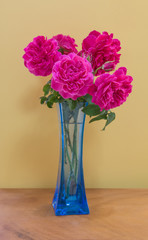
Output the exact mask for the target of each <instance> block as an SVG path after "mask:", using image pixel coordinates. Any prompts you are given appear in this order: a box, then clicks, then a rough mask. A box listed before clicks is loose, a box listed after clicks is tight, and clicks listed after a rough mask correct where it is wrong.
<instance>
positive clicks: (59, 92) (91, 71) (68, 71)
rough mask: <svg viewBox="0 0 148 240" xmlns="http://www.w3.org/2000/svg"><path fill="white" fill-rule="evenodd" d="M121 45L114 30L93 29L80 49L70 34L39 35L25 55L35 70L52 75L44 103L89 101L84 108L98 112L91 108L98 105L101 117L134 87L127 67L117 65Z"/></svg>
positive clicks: (29, 64)
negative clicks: (117, 66)
mask: <svg viewBox="0 0 148 240" xmlns="http://www.w3.org/2000/svg"><path fill="white" fill-rule="evenodd" d="M120 49H121V46H120V41H119V40H118V39H116V38H114V37H113V34H112V33H111V34H109V33H107V32H103V33H100V32H98V31H95V30H94V31H92V32H90V33H89V34H88V36H87V37H86V38H85V39H84V40H83V41H82V49H81V50H80V51H79V52H78V50H77V44H76V43H75V39H74V38H72V37H70V36H67V35H63V34H58V35H56V36H53V37H52V38H50V39H47V37H46V38H45V37H44V36H38V37H36V38H34V39H33V41H32V42H31V43H29V44H28V46H27V47H26V48H25V49H24V51H25V54H24V55H23V58H24V65H25V67H26V68H28V70H29V71H30V72H31V73H32V74H34V75H36V76H48V75H51V78H50V79H49V81H48V82H47V84H46V85H45V86H44V88H43V91H44V96H43V97H41V103H46V104H47V106H48V107H52V105H53V103H57V102H62V101H68V102H72V103H73V101H74V102H76V103H77V102H79V101H81V102H83V101H84V102H88V106H87V111H86V108H84V109H83V111H84V112H85V113H86V114H88V115H90V116H96V114H95V113H92V109H91V108H96V109H98V120H100V119H108V116H109V114H111V109H113V108H116V107H118V106H120V105H121V104H123V103H124V102H125V101H126V100H127V97H128V96H129V94H130V93H131V91H132V85H131V82H132V80H133V79H132V77H131V76H129V75H127V69H126V68H125V67H120V68H119V69H116V65H117V64H118V63H119V61H120V56H121V54H120V53H119V51H120ZM112 71H114V72H112ZM111 72H112V73H111ZM95 76H97V78H96V77H95ZM95 78H96V79H95ZM88 99H89V101H88ZM100 114H105V115H100ZM99 116H103V117H104V118H103V117H100V118H99Z"/></svg>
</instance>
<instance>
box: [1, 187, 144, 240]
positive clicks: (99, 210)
mask: <svg viewBox="0 0 148 240" xmlns="http://www.w3.org/2000/svg"><path fill="white" fill-rule="evenodd" d="M53 193H54V191H53V190H48V189H19V190H17V189H1V190H0V240H20V239H23V240H148V190H146V189H140V190H134V189H133V190H131V189H128V190H127V189H126V190H124V189H88V190H87V199H88V204H89V208H90V212H91V213H90V215H79V216H59V217H56V216H55V215H54V211H53V208H52V206H51V202H52V197H53Z"/></svg>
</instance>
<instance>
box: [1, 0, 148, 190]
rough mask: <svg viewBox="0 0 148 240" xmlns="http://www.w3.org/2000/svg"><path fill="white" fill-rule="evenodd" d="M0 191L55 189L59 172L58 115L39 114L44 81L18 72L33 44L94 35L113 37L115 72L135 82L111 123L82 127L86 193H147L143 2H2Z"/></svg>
mask: <svg viewBox="0 0 148 240" xmlns="http://www.w3.org/2000/svg"><path fill="white" fill-rule="evenodd" d="M0 5H1V13H0V18H1V19H0V23H1V24H2V27H1V28H0V29H1V37H0V48H1V53H0V68H1V71H0V78H1V84H0V98H1V99H0V187H16V188H17V187H55V183H56V175H57V167H58V154H59V152H58V149H59V146H58V137H59V135H58V130H59V129H58V120H57V114H56V108H55V107H54V109H53V110H50V109H48V108H47V107H46V106H41V105H40V103H39V96H41V95H42V86H43V85H44V84H45V82H46V81H47V79H48V78H41V77H35V76H34V75H32V74H30V73H29V72H28V70H27V69H26V68H25V67H24V65H23V60H22V55H23V48H24V47H25V46H26V45H27V44H28V43H29V42H30V41H32V39H33V37H35V36H38V35H45V36H47V37H48V38H50V37H52V36H53V35H56V34H58V33H63V34H67V35H68V34H69V35H70V36H72V37H74V38H75V39H76V42H77V43H78V44H79V46H80V44H81V41H82V39H83V38H84V37H86V36H87V34H88V33H89V32H90V31H91V30H94V29H96V30H98V31H100V32H102V31H108V32H109V33H111V32H113V33H114V37H115V38H119V39H120V40H121V43H122V52H121V53H122V57H121V62H120V64H119V66H126V67H127V68H128V74H129V75H132V76H133V78H134V87H133V93H132V95H131V96H130V97H129V99H128V101H127V103H125V104H124V105H122V106H121V107H120V108H118V109H116V110H115V112H116V115H117V118H116V121H114V123H112V124H111V125H110V126H109V127H108V128H107V129H106V131H105V132H101V131H100V129H101V128H102V126H103V123H101V122H98V123H93V124H88V119H87V122H86V128H85V136H84V174H85V182H86V187H109V188H110V187H111V188H114V187H117V188H118V187H128V188H129V187H137V188H139V187H140V188H142V187H148V127H147V121H148V111H147V105H148V95H147V91H148V90H147V89H148V72H147V70H148V47H147V46H148V25H147V23H148V18H147V12H148V1H147V0H138V1H137V0H106V1H105V0H89V1H88V0H75V1H71V0H58V1H57V0H54V1H53V0H52V1H51V0H42V1H40V0H22V1H20V0H13V1H8V0H1V4H0Z"/></svg>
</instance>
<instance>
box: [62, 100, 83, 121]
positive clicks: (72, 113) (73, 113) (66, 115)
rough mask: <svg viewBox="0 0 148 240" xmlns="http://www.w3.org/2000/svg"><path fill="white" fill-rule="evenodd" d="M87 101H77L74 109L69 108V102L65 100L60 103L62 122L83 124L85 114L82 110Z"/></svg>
mask: <svg viewBox="0 0 148 240" xmlns="http://www.w3.org/2000/svg"><path fill="white" fill-rule="evenodd" d="M83 106H85V103H83V102H80V103H77V106H76V108H75V109H74V110H71V109H70V108H69V104H68V103H67V102H66V101H64V102H63V103H59V104H58V118H59V121H60V122H61V123H67V124H76V123H77V124H80V123H81V124H83V123H84V121H85V114H84V113H83V112H82V108H83Z"/></svg>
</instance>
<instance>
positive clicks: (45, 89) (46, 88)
mask: <svg viewBox="0 0 148 240" xmlns="http://www.w3.org/2000/svg"><path fill="white" fill-rule="evenodd" d="M49 90H50V85H49V84H48V83H47V84H46V85H44V87H43V92H44V96H46V95H47V94H48V93H49Z"/></svg>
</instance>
